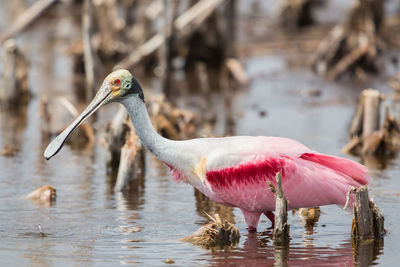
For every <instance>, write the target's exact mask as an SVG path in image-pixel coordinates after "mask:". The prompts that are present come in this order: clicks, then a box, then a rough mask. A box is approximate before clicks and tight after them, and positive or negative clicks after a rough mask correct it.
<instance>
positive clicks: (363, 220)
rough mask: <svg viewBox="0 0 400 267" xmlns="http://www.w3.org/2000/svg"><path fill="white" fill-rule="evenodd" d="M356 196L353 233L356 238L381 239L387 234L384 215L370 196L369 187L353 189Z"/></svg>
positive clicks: (352, 191)
mask: <svg viewBox="0 0 400 267" xmlns="http://www.w3.org/2000/svg"><path fill="white" fill-rule="evenodd" d="M350 193H352V194H353V196H354V217H353V222H352V226H351V235H352V237H353V238H354V239H357V240H365V239H374V238H375V239H379V238H382V237H383V235H384V234H385V229H384V217H383V214H382V213H380V212H379V209H378V207H377V206H376V205H375V203H374V202H373V201H372V200H371V199H370V198H369V196H368V187H367V186H365V185H364V186H361V187H359V188H357V189H352V190H351V191H350Z"/></svg>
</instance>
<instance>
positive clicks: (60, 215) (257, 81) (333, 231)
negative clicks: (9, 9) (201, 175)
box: [0, 9, 400, 266]
mask: <svg viewBox="0 0 400 267" xmlns="http://www.w3.org/2000/svg"><path fill="white" fill-rule="evenodd" d="M3 11H4V10H3ZM55 12H60V10H59V9H57V10H56V11H55ZM3 17H4V16H3ZM70 20H71V18H68V17H67V18H64V19H63V20H61V21H59V22H57V23H56V24H54V27H53V28H51V27H43V25H46V24H48V23H49V21H52V18H51V17H50V18H47V20H46V21H44V22H43V24H35V25H33V27H32V28H31V30H30V31H27V32H26V33H25V34H23V35H22V36H21V37H20V38H19V39H18V40H17V41H18V42H19V43H20V44H21V45H22V48H23V49H24V51H26V53H28V54H31V55H34V56H32V57H30V58H29V59H30V61H31V67H30V70H31V72H30V84H31V85H32V88H31V89H32V91H33V92H34V93H35V95H36V97H34V98H33V99H32V101H31V102H30V104H29V106H28V109H27V111H26V119H23V117H24V116H16V115H15V114H12V113H4V112H3V113H2V114H1V117H0V118H1V120H0V124H1V134H0V147H3V146H4V145H6V144H10V143H13V144H15V145H17V146H18V147H20V151H19V152H18V153H17V155H16V156H15V157H4V156H0V239H1V242H0V265H1V266H20V265H33V266H36V265H37V266H55V265H58V266H59V265H85V266H88V265H93V266H115V265H117V264H138V265H146V266H161V265H165V263H164V262H163V261H164V260H165V259H166V258H170V259H172V260H174V261H175V264H174V265H176V266H192V265H212V266H225V265H228V264H232V265H235V264H236V265H251V266H264V265H266V264H268V265H272V264H276V265H284V264H286V263H287V264H288V265H294V266H296V265H306V264H307V265H327V266H335V265H338V266H349V265H350V266H351V265H357V264H359V265H361V266H366V265H371V264H382V265H385V266H395V265H396V264H397V262H398V260H399V259H400V258H399V255H398V251H399V244H400V227H399V226H398V223H397V222H398V220H399V219H400V215H399V213H398V212H397V211H398V210H399V208H400V204H399V203H400V201H399V200H400V181H399V180H398V179H397V177H399V176H400V167H399V166H400V165H399V163H400V162H399V159H394V160H391V161H389V162H387V163H386V164H387V166H386V168H385V169H383V170H379V169H376V168H375V167H372V168H371V175H372V176H373V177H374V180H373V182H372V184H371V186H370V188H371V190H372V193H373V195H374V200H375V202H376V203H377V205H378V206H379V207H380V208H381V209H382V210H383V211H384V213H385V219H386V221H385V228H386V229H387V231H388V233H387V235H386V236H385V239H384V246H383V244H381V245H376V244H372V243H371V244H365V245H363V246H362V247H359V248H353V246H352V243H351V240H350V227H351V219H352V215H351V214H350V213H348V212H346V211H343V210H341V209H340V208H338V207H336V206H326V207H322V212H323V213H322V215H321V217H320V220H319V222H318V223H317V224H316V225H315V226H314V227H313V228H311V229H310V228H308V229H305V228H304V227H303V226H302V225H301V222H300V219H299V218H298V216H297V215H290V216H289V223H290V225H291V241H290V246H289V247H275V246H274V245H273V242H272V241H271V238H270V236H269V235H267V234H262V233H260V232H259V233H258V234H257V235H255V234H248V233H247V229H246V224H245V222H244V218H243V215H242V214H241V212H240V211H239V210H237V209H231V208H223V207H221V206H216V205H215V204H214V203H211V202H210V201H208V200H206V199H204V198H202V197H201V196H199V195H198V194H195V192H194V190H193V189H192V187H191V186H189V185H185V184H177V183H174V182H172V181H171V180H170V178H169V172H168V170H167V169H166V168H165V167H164V166H163V165H161V164H160V163H159V162H158V161H157V160H155V159H154V158H153V157H152V156H151V155H149V153H147V156H146V162H147V166H148V168H147V169H146V176H145V181H144V185H143V186H141V187H140V188H138V189H137V190H135V191H133V192H129V193H128V194H122V193H114V192H113V189H112V188H113V183H112V181H111V179H110V178H109V177H108V176H107V174H106V168H105V151H104V147H103V146H102V145H101V144H100V142H96V143H95V145H94V147H93V149H86V150H74V149H72V148H71V147H70V146H68V145H67V146H65V147H64V148H63V150H62V151H61V152H60V153H59V154H58V155H57V156H55V157H54V158H52V159H51V160H50V161H48V162H46V161H45V160H44V159H43V156H42V154H43V149H44V147H45V146H46V145H47V143H48V141H47V140H44V141H42V137H41V134H40V118H39V116H38V111H39V101H40V94H41V93H42V92H45V93H47V94H48V95H49V97H51V101H50V102H51V103H50V105H51V106H50V108H52V109H57V108H60V105H59V103H58V102H57V101H56V100H55V99H56V97H57V96H59V95H65V96H66V97H67V98H69V99H73V96H72V93H71V92H72V90H71V87H72V77H71V75H72V74H71V73H70V72H69V71H67V70H68V69H70V68H69V66H70V64H71V62H70V58H69V57H68V56H66V53H65V51H66V49H67V47H68V44H69V43H70V42H72V41H73V40H71V39H70V38H69V36H70V34H71V32H74V29H73V27H74V26H71V25H74V24H73V23H71V21H70ZM66 25H69V26H68V27H70V28H68V27H67V26H66ZM44 29H47V30H44ZM60 29H62V30H60ZM75 31H76V29H75ZM54 44H57V45H54ZM293 57H296V55H284V54H283V53H282V54H274V55H271V54H270V53H267V54H266V55H264V56H260V55H257V56H249V57H246V58H243V60H244V62H245V65H246V69H247V71H248V73H249V76H250V79H251V83H250V85H249V88H248V89H247V90H243V91H240V92H238V93H236V94H235V95H234V100H233V105H232V107H233V111H232V112H233V115H234V119H235V125H234V133H235V134H236V135H271V136H284V137H289V138H293V139H296V140H298V141H300V142H302V143H304V144H305V145H307V146H309V147H310V148H312V149H315V150H318V151H320V152H323V153H327V154H332V155H341V156H343V155H342V154H341V152H340V149H341V148H342V147H343V146H344V145H345V144H346V142H347V141H348V136H347V133H348V128H349V124H350V121H351V118H352V115H353V113H354V110H355V106H356V100H357V97H358V95H359V92H360V91H361V90H362V89H364V88H365V87H367V86H371V87H375V88H377V89H380V90H382V91H384V92H390V89H389V88H388V85H387V83H386V80H385V78H377V79H375V80H373V81H370V82H368V83H364V84H356V83H350V82H339V83H331V82H327V81H325V80H324V79H322V78H319V77H316V76H315V75H314V74H312V73H311V72H310V71H309V70H308V69H307V68H304V69H290V68H289V66H288V64H289V63H288V60H289V59H293ZM371 83H372V85H371ZM313 90H319V91H320V96H310V94H309V92H310V91H313ZM182 101H185V99H183V100H182ZM115 110H116V105H115V104H114V105H113V106H110V107H107V108H104V109H102V110H101V111H100V112H99V117H98V122H97V123H96V124H95V127H96V129H98V132H97V137H98V138H97V139H98V140H100V139H101V137H102V134H103V132H104V128H105V125H106V124H107V122H108V121H109V119H110V118H111V117H112V115H113V113H114V112H115ZM264 114H265V115H264ZM70 119H71V118H57V117H56V118H54V120H55V121H57V120H59V122H57V123H58V124H59V125H60V127H61V126H62V125H63V123H65V122H67V121H69V120H70ZM354 160H357V161H358V160H359V159H357V158H354ZM43 184H50V185H52V186H54V187H55V188H56V189H57V193H58V198H57V202H56V203H55V204H54V205H52V206H49V207H48V206H43V205H40V204H38V203H35V202H32V201H30V200H26V199H23V197H24V196H25V195H27V194H28V193H29V192H30V191H32V190H34V189H36V188H37V187H39V186H41V185H43ZM210 211H211V212H215V211H217V212H218V213H219V214H221V216H222V217H224V218H229V219H230V220H231V221H233V222H234V223H235V224H236V225H237V226H238V227H239V229H240V232H241V234H242V237H241V239H240V243H239V244H238V246H237V247H235V248H231V249H229V250H225V251H218V250H217V251H210V250H204V249H202V248H199V247H196V246H193V245H191V244H188V243H183V242H180V241H178V239H179V238H182V237H185V236H188V235H190V234H191V233H193V232H194V231H195V230H197V229H198V228H199V227H200V226H201V225H203V224H204V223H205V222H207V221H208V219H207V216H206V215H205V213H204V212H208V213H211V212H210ZM39 224H40V228H41V230H42V232H41V231H40V230H39V226H38V225H39ZM267 227H269V222H268V220H267V219H266V218H262V220H261V223H260V226H259V230H262V229H265V228H267Z"/></svg>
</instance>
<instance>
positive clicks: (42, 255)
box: [23, 236, 54, 267]
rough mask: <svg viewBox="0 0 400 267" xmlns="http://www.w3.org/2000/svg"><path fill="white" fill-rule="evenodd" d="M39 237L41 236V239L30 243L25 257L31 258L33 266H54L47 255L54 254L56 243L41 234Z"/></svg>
mask: <svg viewBox="0 0 400 267" xmlns="http://www.w3.org/2000/svg"><path fill="white" fill-rule="evenodd" d="M37 238H40V241H39V242H36V243H32V244H30V245H29V246H28V248H27V250H26V252H25V253H24V254H23V257H24V258H27V259H29V261H30V265H31V266H44V267H46V266H52V262H51V261H50V259H49V258H48V257H46V255H49V254H50V255H52V254H54V252H51V249H52V247H54V244H53V243H51V242H48V241H47V240H46V239H45V238H42V237H40V236H39V237H37Z"/></svg>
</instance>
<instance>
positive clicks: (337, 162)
mask: <svg viewBox="0 0 400 267" xmlns="http://www.w3.org/2000/svg"><path fill="white" fill-rule="evenodd" d="M300 158H302V159H304V160H307V161H312V162H314V163H317V164H320V165H323V166H325V167H328V168H330V169H332V170H334V171H336V172H338V173H341V174H344V175H345V176H348V177H350V178H352V179H353V180H354V181H355V182H357V183H358V184H359V185H360V186H361V185H365V184H369V182H371V180H372V178H371V177H370V176H369V175H368V174H367V173H368V168H367V167H366V166H364V165H362V164H359V163H357V162H355V161H352V160H349V159H345V158H340V157H334V156H328V155H324V154H318V153H304V154H302V155H301V156H300Z"/></svg>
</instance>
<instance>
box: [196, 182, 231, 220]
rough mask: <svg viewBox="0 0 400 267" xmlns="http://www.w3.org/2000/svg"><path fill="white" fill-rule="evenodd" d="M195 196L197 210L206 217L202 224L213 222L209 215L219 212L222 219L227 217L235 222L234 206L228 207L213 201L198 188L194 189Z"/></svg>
mask: <svg viewBox="0 0 400 267" xmlns="http://www.w3.org/2000/svg"><path fill="white" fill-rule="evenodd" d="M194 196H195V198H196V211H197V213H198V214H199V216H201V217H202V218H203V219H204V220H203V221H202V222H200V224H205V223H209V222H211V219H210V217H209V216H208V215H211V216H214V214H219V216H220V217H221V219H225V220H227V221H229V222H230V223H232V224H235V217H234V215H233V208H232V207H227V206H224V205H221V204H218V203H216V202H214V201H212V200H211V199H209V198H208V197H206V196H205V195H203V194H202V193H201V192H200V191H199V190H197V189H194ZM207 214H208V215H207Z"/></svg>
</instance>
